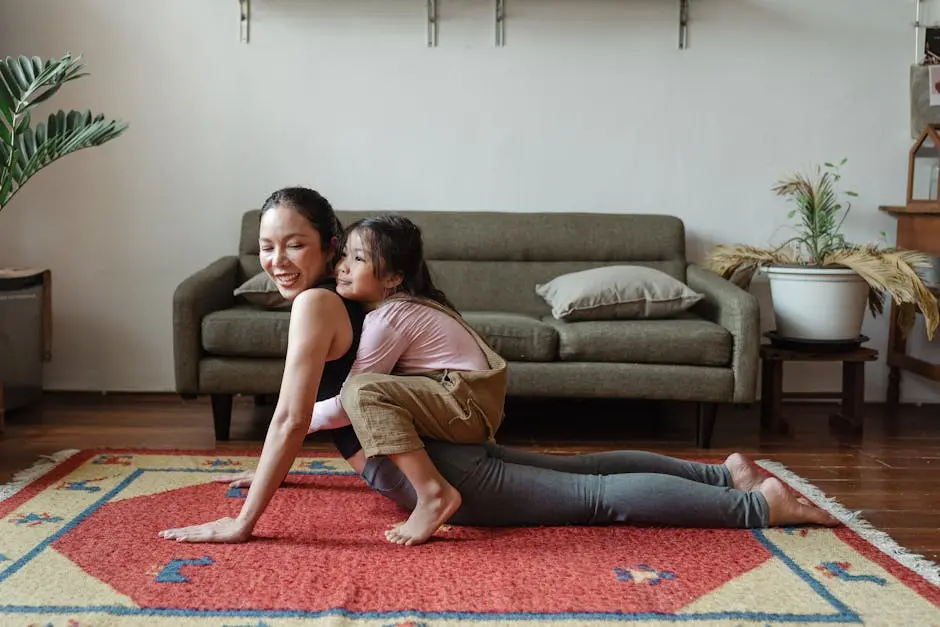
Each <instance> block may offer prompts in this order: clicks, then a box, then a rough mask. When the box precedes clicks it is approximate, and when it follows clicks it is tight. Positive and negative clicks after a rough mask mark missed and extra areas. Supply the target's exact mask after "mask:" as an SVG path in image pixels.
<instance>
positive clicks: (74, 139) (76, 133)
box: [0, 111, 127, 208]
mask: <svg viewBox="0 0 940 627" xmlns="http://www.w3.org/2000/svg"><path fill="white" fill-rule="evenodd" d="M126 128H127V124H125V123H121V122H117V121H114V120H105V118H104V115H103V114H98V115H97V116H93V115H92V113H91V112H90V111H85V112H80V111H69V112H68V113H66V112H65V111H58V112H56V113H53V114H51V115H50V116H49V118H48V120H47V121H46V123H45V124H44V123H42V122H40V123H39V124H37V125H36V128H35V129H33V128H29V127H26V128H23V129H22V130H18V132H17V134H16V137H15V140H14V143H13V146H12V147H10V146H9V145H6V144H3V143H0V164H2V165H0V168H2V169H0V208H2V207H3V206H5V205H6V204H7V203H8V202H9V201H10V199H11V198H12V197H13V195H14V194H16V192H17V191H18V190H19V189H20V188H21V187H22V186H23V185H25V184H26V181H28V180H29V179H30V177H32V176H33V175H35V174H36V173H37V172H39V171H40V170H41V169H42V168H44V167H46V166H47V165H49V164H51V163H52V162H53V161H56V160H58V159H61V158H62V157H64V156H66V155H68V154H71V153H73V152H76V151H78V150H82V149H84V148H92V147H94V146H100V145H101V144H104V143H105V142H108V141H110V140H112V139H114V138H115V137H117V136H118V135H120V134H121V133H123V132H124V130H125V129H126Z"/></svg>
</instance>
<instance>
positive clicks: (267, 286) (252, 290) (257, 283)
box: [234, 272, 292, 309]
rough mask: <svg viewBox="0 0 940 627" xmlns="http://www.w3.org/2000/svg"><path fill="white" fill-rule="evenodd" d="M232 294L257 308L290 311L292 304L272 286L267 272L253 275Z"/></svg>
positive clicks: (275, 286) (272, 282)
mask: <svg viewBox="0 0 940 627" xmlns="http://www.w3.org/2000/svg"><path fill="white" fill-rule="evenodd" d="M234 294H235V296H240V297H241V299H244V300H245V301H247V302H249V303H251V304H252V305H258V306H259V307H268V308H271V309H290V307H291V304H292V301H289V300H287V299H286V298H284V297H283V296H281V292H280V291H279V290H278V289H277V285H275V284H274V281H273V280H272V279H271V277H270V276H268V273H267V272H259V273H258V274H256V275H254V276H253V277H251V278H250V279H248V280H247V281H245V282H244V283H242V284H241V285H239V286H238V287H237V288H235V291H234Z"/></svg>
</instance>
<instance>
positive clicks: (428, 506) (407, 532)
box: [385, 483, 462, 546]
mask: <svg viewBox="0 0 940 627" xmlns="http://www.w3.org/2000/svg"><path fill="white" fill-rule="evenodd" d="M461 501H462V499H461V496H460V492H458V491H457V489H456V488H455V487H454V486H452V485H450V484H449V483H445V484H444V485H442V486H441V489H440V490H439V491H438V492H436V493H435V494H433V495H431V497H430V498H428V499H419V500H418V504H417V505H415V508H414V510H413V511H412V512H411V516H409V517H408V520H406V521H405V522H404V523H402V524H401V525H399V526H397V527H394V528H392V529H389V530H388V531H386V532H385V538H386V539H387V540H388V541H389V542H393V543H395V544H404V545H407V546H413V545H416V544H421V543H423V542H426V541H427V539H428V538H430V537H431V535H432V534H433V533H434V532H435V531H437V529H438V527H440V526H441V525H443V524H444V523H445V522H447V520H448V519H449V518H450V517H451V516H453V515H454V512H456V511H457V509H458V508H459V507H460V503H461Z"/></svg>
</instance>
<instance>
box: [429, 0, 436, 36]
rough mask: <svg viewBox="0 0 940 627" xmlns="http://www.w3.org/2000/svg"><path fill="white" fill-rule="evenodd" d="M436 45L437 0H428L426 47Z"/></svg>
mask: <svg viewBox="0 0 940 627" xmlns="http://www.w3.org/2000/svg"><path fill="white" fill-rule="evenodd" d="M435 47H437V0H428V48H435Z"/></svg>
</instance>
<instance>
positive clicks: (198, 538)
mask: <svg viewBox="0 0 940 627" xmlns="http://www.w3.org/2000/svg"><path fill="white" fill-rule="evenodd" d="M157 535H159V536H160V537H161V538H166V539H167V540H176V541H177V542H220V543H228V544H239V543H242V542H246V541H247V540H248V538H249V537H250V536H251V529H250V528H249V527H248V525H247V524H246V523H244V522H242V521H241V520H239V519H237V518H220V519H219V520H216V521H215V522H208V523H203V524H201V525H193V526H191V527H180V528H179V529H165V530H163V531H161V532H160V533H158V534H157Z"/></svg>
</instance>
